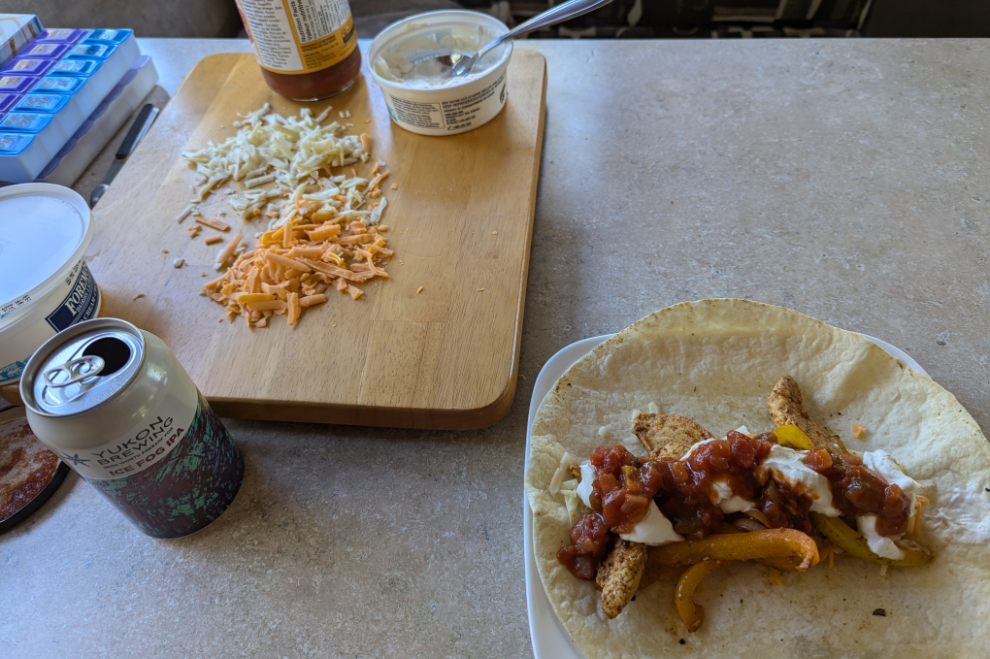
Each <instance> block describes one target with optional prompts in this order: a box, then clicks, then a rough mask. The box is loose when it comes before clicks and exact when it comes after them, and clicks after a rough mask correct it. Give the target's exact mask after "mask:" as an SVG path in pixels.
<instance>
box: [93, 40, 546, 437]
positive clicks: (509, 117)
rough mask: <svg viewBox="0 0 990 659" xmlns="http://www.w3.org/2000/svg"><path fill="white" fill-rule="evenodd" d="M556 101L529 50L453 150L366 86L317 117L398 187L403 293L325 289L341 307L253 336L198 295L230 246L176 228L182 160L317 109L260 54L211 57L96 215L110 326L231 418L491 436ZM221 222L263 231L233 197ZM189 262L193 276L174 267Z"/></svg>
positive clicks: (397, 276)
mask: <svg viewBox="0 0 990 659" xmlns="http://www.w3.org/2000/svg"><path fill="white" fill-rule="evenodd" d="M545 88H546V63H545V60H544V58H543V56H542V55H540V54H539V53H536V52H534V51H527V50H519V49H517V50H516V52H515V53H514V55H513V58H512V62H511V64H510V68H509V78H508V89H509V98H508V101H507V103H506V106H505V108H504V109H503V110H502V112H501V113H500V114H499V115H498V116H497V117H496V118H495V119H494V120H493V121H491V122H490V123H488V124H486V125H485V126H482V127H480V128H477V129H475V130H473V131H470V132H468V133H464V134H461V135H456V136H447V137H424V136H421V135H415V134H413V133H410V132H407V131H405V130H403V129H401V128H399V127H397V126H395V124H393V123H391V121H390V120H389V117H388V111H387V109H386V107H385V104H384V102H383V101H382V98H381V94H380V92H379V90H378V88H377V87H376V86H375V85H374V84H373V83H369V82H368V81H366V80H365V79H364V77H363V76H362V77H359V79H358V81H357V82H356V83H355V85H354V86H353V87H352V89H350V90H349V91H347V92H345V93H344V94H342V95H340V96H337V97H335V98H332V99H329V100H328V101H323V102H319V103H311V104H307V105H309V107H311V108H312V109H313V111H314V113H317V112H319V111H320V110H322V109H323V108H324V107H325V106H326V105H328V104H329V105H332V106H333V107H334V110H333V113H332V116H333V117H334V118H337V112H338V111H340V110H349V111H350V112H351V118H350V119H347V120H342V121H350V122H353V123H354V128H353V129H352V130H353V131H354V132H357V133H361V132H366V133H368V134H369V135H370V136H371V138H372V142H373V152H372V155H373V158H374V159H381V160H384V161H386V162H387V163H388V164H389V169H390V170H391V172H392V176H391V178H390V180H389V181H388V182H387V183H388V184H391V183H396V184H397V185H398V189H397V190H394V191H393V190H390V189H389V187H390V186H389V185H385V186H383V187H384V188H385V191H386V197H387V198H388V200H389V207H388V210H387V211H386V212H385V216H384V220H383V224H386V225H388V227H389V229H390V231H389V233H388V237H389V246H390V247H391V248H393V249H394V250H395V256H394V257H393V258H392V259H391V262H389V263H388V265H387V266H386V270H387V271H388V272H389V275H390V277H391V279H389V280H387V281H377V282H375V283H370V284H367V285H365V286H364V291H365V293H366V295H365V296H364V297H363V298H362V299H361V300H358V301H353V300H351V299H350V297H349V296H346V295H338V294H336V293H335V292H333V291H328V296H329V301H328V302H327V303H326V304H324V305H321V307H317V308H314V309H312V310H309V311H307V312H306V314H305V315H304V316H303V318H302V320H301V321H300V322H299V324H298V326H297V327H295V328H290V327H288V326H287V325H286V324H285V319H284V317H277V318H276V319H273V320H275V322H273V323H272V326H271V327H269V328H266V329H259V330H253V331H252V330H249V329H248V328H247V326H246V325H245V324H244V323H243V321H242V320H241V319H238V320H236V321H235V322H234V323H233V324H228V323H227V322H226V321H224V322H218V319H219V318H220V317H221V307H220V306H219V305H217V304H216V303H214V302H212V301H210V300H209V299H208V298H205V297H202V296H200V295H199V294H198V289H199V287H200V286H201V285H202V284H203V283H204V282H205V281H206V279H205V278H204V277H203V276H201V273H203V272H205V273H207V276H208V277H212V276H215V273H214V272H213V270H212V262H213V259H214V258H215V256H216V252H217V249H216V247H217V246H207V245H204V244H203V238H204V236H206V235H209V234H211V233H215V232H214V231H213V230H210V229H206V230H204V231H203V232H202V233H201V234H200V236H199V237H198V238H196V239H192V240H191V239H190V238H189V237H188V234H187V231H186V228H187V226H188V225H189V223H191V222H192V220H190V219H187V220H186V221H185V222H184V223H183V224H178V223H176V221H175V217H176V215H177V214H178V213H179V212H180V211H181V210H182V209H183V208H185V206H186V205H187V204H188V203H189V200H190V199H191V198H192V192H191V190H190V187H189V186H190V185H191V184H192V183H193V172H192V170H191V169H189V167H188V166H187V164H186V163H185V161H184V160H183V159H182V157H181V154H182V152H183V151H187V150H191V149H197V148H200V147H202V146H204V145H205V144H206V143H207V142H208V141H210V140H212V141H218V140H223V139H225V138H226V137H228V136H229V135H231V134H233V132H234V130H235V129H234V128H233V126H232V125H231V124H232V122H233V121H234V120H235V119H236V118H237V113H238V112H241V113H244V112H248V111H250V110H254V109H256V108H258V107H261V105H262V104H264V103H265V102H268V103H271V104H272V106H273V107H274V108H275V109H276V110H277V111H278V112H281V113H283V114H294V113H296V112H298V110H299V108H300V107H302V105H303V104H299V103H293V102H290V101H286V100H285V99H283V98H281V97H280V96H277V95H275V94H274V93H273V92H271V91H270V90H269V89H268V87H267V86H266V85H265V84H264V82H263V80H262V78H261V75H260V73H259V68H258V65H257V63H256V62H255V59H254V56H253V55H250V54H221V55H214V56H211V57H207V58H205V59H204V60H202V61H201V62H200V63H199V64H198V65H197V66H196V68H195V69H193V71H192V73H190V75H189V77H188V78H187V79H186V81H185V82H184V83H183V85H182V87H181V88H180V89H179V91H178V92H177V94H176V95H175V97H174V98H173V99H172V101H171V102H170V103H169V105H168V107H167V108H166V109H165V111H164V112H163V113H162V115H161V117H159V119H158V121H157V122H156V123H155V125H154V126H153V127H152V129H151V131H150V132H149V133H148V135H147V136H146V137H145V139H144V140H143V141H142V143H141V145H140V146H139V148H138V149H137V150H136V151H135V153H134V154H133V155H132V156H131V158H130V160H129V161H128V163H127V165H126V166H125V167H124V168H123V170H122V171H121V172H120V175H119V176H118V177H117V179H116V180H115V181H114V184H113V185H112V186H111V188H110V190H109V191H108V192H107V194H106V195H105V196H104V198H103V200H102V201H101V202H100V205H99V206H98V207H97V209H96V211H95V224H96V234H95V236H94V239H93V242H92V246H91V247H90V250H89V253H88V254H87V256H86V259H87V262H88V263H89V266H90V268H91V269H92V271H93V274H94V276H95V278H96V280H97V282H98V283H99V285H100V288H101V290H102V292H103V298H104V315H108V316H112V317H119V318H123V319H126V320H129V321H131V322H133V323H134V324H136V325H137V326H138V327H141V328H142V329H146V330H148V331H149V332H152V333H153V334H155V335H157V336H159V337H161V338H162V339H163V340H164V341H165V342H166V343H167V344H168V345H169V346H170V347H171V348H172V350H173V351H174V352H175V354H176V356H177V357H178V359H179V361H180V363H182V365H183V366H184V367H185V368H186V370H188V371H189V373H190V375H191V376H192V378H193V380H194V381H195V382H196V384H197V385H198V386H199V388H200V390H201V391H202V392H203V393H204V394H205V395H206V397H207V398H208V399H209V401H210V402H211V404H213V405H214V406H215V408H216V409H217V411H218V412H219V413H220V414H222V415H226V416H232V417H239V418H253V419H268V420H291V421H310V422H322V423H344V424H360V425H376V426H394V427H412V428H445V429H470V428H480V427H484V426H487V425H490V424H492V423H494V422H495V421H497V420H498V419H499V418H501V417H502V416H503V415H504V414H505V413H506V412H507V411H508V409H509V406H510V404H511V402H512V398H513V395H514V393H515V385H516V376H517V364H518V359H519V341H520V335H521V332H520V330H521V327H522V316H523V306H524V298H525V292H526V275H527V270H528V265H529V250H530V239H531V236H532V231H533V214H534V210H535V202H536V184H537V176H538V172H539V166H540V154H541V148H542V140H543V118H544V109H543V108H544V102H545ZM368 119H370V122H368V123H366V120H368ZM365 169H367V168H365ZM362 171H364V170H360V169H359V174H360V173H362ZM225 187H231V186H221V189H222V188H225ZM221 211H225V212H226V216H225V217H223V218H222V219H224V221H227V222H228V223H229V224H231V231H230V232H229V234H225V235H230V234H232V233H233V232H236V231H241V232H243V233H244V234H245V236H253V235H254V234H255V232H256V231H259V230H261V229H262V227H263V224H262V222H261V220H254V221H253V222H242V221H241V220H240V219H238V218H239V216H238V214H237V213H235V212H234V211H232V210H231V209H230V208H229V207H227V202H226V195H224V194H214V195H213V196H212V197H211V198H210V199H209V200H208V201H207V202H206V203H204V204H203V214H204V215H205V216H207V217H218V216H219V213H220V212H221ZM251 244H253V241H252V243H251ZM163 249H167V250H168V253H167V254H166V253H163V252H162V250H163ZM176 258H183V259H185V261H186V264H187V265H186V266H185V267H183V268H180V269H176V268H174V267H173V265H172V261H173V259H176ZM400 262H401V265H400ZM420 286H422V287H423V291H422V293H418V294H417V292H416V291H417V289H418V288H419V287H420ZM479 289H484V290H479ZM139 293H142V294H144V297H142V298H139V299H137V300H134V297H135V296H136V295H138V294H139ZM331 293H333V294H332V295H331Z"/></svg>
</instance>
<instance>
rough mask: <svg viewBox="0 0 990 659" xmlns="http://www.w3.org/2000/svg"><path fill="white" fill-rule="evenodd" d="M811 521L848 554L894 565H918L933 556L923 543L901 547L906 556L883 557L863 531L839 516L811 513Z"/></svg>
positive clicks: (928, 560)
mask: <svg viewBox="0 0 990 659" xmlns="http://www.w3.org/2000/svg"><path fill="white" fill-rule="evenodd" d="M811 521H812V522H814V523H815V526H816V527H817V528H818V530H819V531H821V534H822V535H823V536H825V537H826V538H828V539H829V540H831V541H832V544H834V545H835V546H836V547H838V548H839V549H841V550H842V551H844V552H846V553H847V554H852V555H853V556H857V557H859V558H865V559H866V560H868V561H873V562H874V563H882V564H885V565H893V566H894V567H918V566H920V565H925V564H926V563H928V562H930V561H931V560H932V558H933V554H932V553H931V551H930V550H928V549H926V548H925V547H922V546H921V545H915V546H916V547H917V548H914V547H901V549H903V550H904V558H900V559H897V560H893V559H890V558H882V557H880V556H877V555H876V554H874V553H873V552H872V551H870V547H869V545H867V544H866V538H864V537H863V534H862V533H860V532H859V531H857V530H856V529H854V528H851V527H850V526H849V525H848V524H846V523H845V522H843V521H842V520H841V519H839V518H838V517H826V516H825V515H819V514H818V513H811Z"/></svg>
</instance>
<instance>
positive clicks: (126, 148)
mask: <svg viewBox="0 0 990 659" xmlns="http://www.w3.org/2000/svg"><path fill="white" fill-rule="evenodd" d="M154 110H155V106H154V105H152V104H151V103H146V104H145V106H144V107H143V108H141V111H140V112H139V113H138V116H137V119H135V120H134V123H133V124H131V129H130V130H129V131H127V137H125V138H124V141H123V142H122V143H121V145H120V148H119V149H117V160H123V159H124V158H126V157H127V156H129V155H131V151H133V150H134V145H135V143H136V142H137V139H138V136H139V135H141V130H142V129H143V128H144V125H145V124H146V123H147V121H148V115H149V114H151V113H152V112H153V111H154Z"/></svg>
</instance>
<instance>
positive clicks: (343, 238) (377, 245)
mask: <svg viewBox="0 0 990 659" xmlns="http://www.w3.org/2000/svg"><path fill="white" fill-rule="evenodd" d="M295 202H296V203H294V204H292V208H295V209H297V212H296V213H295V214H290V215H289V216H288V219H287V220H286V222H285V223H284V224H282V226H280V227H278V228H275V229H272V230H269V231H266V232H265V233H263V234H262V235H261V237H260V238H258V243H257V245H256V246H255V248H254V249H252V250H249V251H246V252H244V253H243V254H241V255H240V256H239V257H237V259H236V260H235V261H234V263H233V265H231V267H230V269H229V270H227V272H226V273H224V274H223V275H222V276H221V277H218V278H217V279H214V280H212V281H210V282H207V283H206V284H205V285H204V286H203V287H202V289H201V291H202V293H203V294H204V295H206V296H207V297H209V298H210V299H212V300H214V301H216V302H218V303H220V304H222V305H224V307H225V311H226V314H227V318H228V319H229V320H233V319H234V318H236V317H237V316H241V317H243V318H244V320H245V321H246V322H247V323H248V325H249V326H251V327H267V326H268V323H269V320H270V318H271V317H272V316H273V315H280V316H281V315H284V316H285V317H286V320H287V321H288V324H289V325H290V326H294V325H296V323H298V322H299V319H300V317H301V316H302V313H303V309H306V308H308V307H312V306H315V305H319V304H322V303H324V302H326V301H327V298H326V291H327V290H328V289H330V288H335V289H337V290H338V291H340V292H341V293H346V294H348V295H350V296H351V297H352V298H354V299H355V300H356V299H358V298H359V297H361V296H362V295H363V292H362V291H361V289H360V288H358V287H357V286H355V285H354V284H360V283H363V282H366V281H370V280H371V279H374V278H376V277H378V278H382V279H388V278H389V276H388V273H387V272H386V271H385V270H384V269H383V268H382V262H383V260H384V259H387V258H388V257H390V256H392V250H390V249H389V248H388V247H387V241H386V238H385V236H384V235H382V234H383V233H385V232H386V231H387V230H388V228H387V227H385V226H374V225H372V226H366V225H365V224H364V223H362V222H359V221H351V222H347V214H346V213H344V214H340V215H336V216H334V212H335V209H334V208H333V206H331V205H329V204H327V205H325V206H321V207H319V208H317V207H316V206H315V205H313V204H309V205H308V206H305V205H302V204H300V203H298V202H299V199H298V196H297V197H296V199H295ZM299 211H301V214H300V213H299ZM331 211H333V212H331ZM318 218H326V219H324V220H323V221H322V222H319V221H316V220H317V219H318ZM345 222H347V224H346V225H344V223H345ZM240 240H241V236H240V234H237V235H235V236H234V237H233V238H232V239H231V241H230V242H229V243H228V244H227V246H226V247H225V248H224V250H223V251H222V252H221V253H220V254H219V255H218V256H217V262H218V263H219V262H223V261H225V260H226V259H228V258H230V257H231V256H232V255H233V253H234V250H235V249H236V248H237V246H238V244H239V242H240Z"/></svg>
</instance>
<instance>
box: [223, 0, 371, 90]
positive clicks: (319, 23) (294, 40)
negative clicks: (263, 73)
mask: <svg viewBox="0 0 990 659" xmlns="http://www.w3.org/2000/svg"><path fill="white" fill-rule="evenodd" d="M237 4H238V7H239V8H240V10H241V17H242V18H243V19H244V24H245V25H246V26H247V30H248V34H249V35H250V37H251V40H252V41H253V42H254V49H255V51H256V52H257V54H258V62H259V63H260V64H261V66H263V67H264V68H266V69H268V70H269V71H272V72H274V73H284V74H289V75H292V74H300V73H312V72H314V71H320V70H322V69H325V68H327V67H329V66H333V65H334V64H336V63H337V62H340V61H341V60H343V59H344V58H345V57H347V56H348V55H350V54H351V53H352V52H353V51H354V49H355V48H356V47H357V35H356V34H355V32H354V19H353V18H351V8H350V5H348V3H347V0H237Z"/></svg>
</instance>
